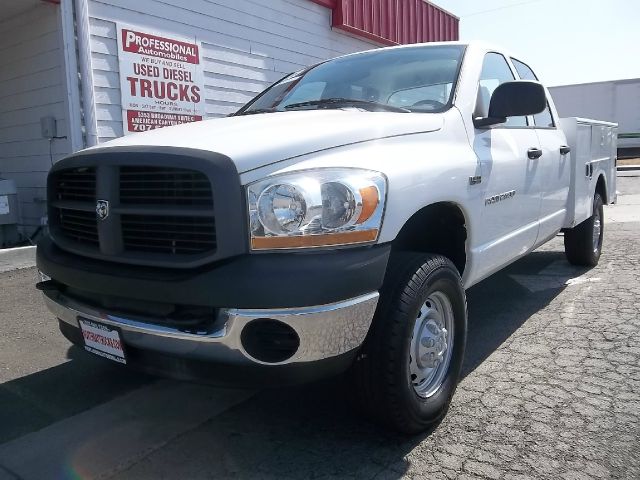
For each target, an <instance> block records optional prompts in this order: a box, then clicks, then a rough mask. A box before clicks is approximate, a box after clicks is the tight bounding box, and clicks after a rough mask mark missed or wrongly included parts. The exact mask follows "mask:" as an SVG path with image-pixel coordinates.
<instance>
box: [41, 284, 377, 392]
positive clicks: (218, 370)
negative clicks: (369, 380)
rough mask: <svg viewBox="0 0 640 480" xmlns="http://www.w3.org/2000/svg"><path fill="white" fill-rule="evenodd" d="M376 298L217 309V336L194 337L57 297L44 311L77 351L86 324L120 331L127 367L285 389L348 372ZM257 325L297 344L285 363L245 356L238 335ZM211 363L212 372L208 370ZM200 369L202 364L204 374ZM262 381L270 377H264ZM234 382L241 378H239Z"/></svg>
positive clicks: (50, 296)
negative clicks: (280, 329) (273, 324)
mask: <svg viewBox="0 0 640 480" xmlns="http://www.w3.org/2000/svg"><path fill="white" fill-rule="evenodd" d="M378 296H379V295H378V292H372V293H369V294H367V295H363V296H360V297H357V298H353V299H349V300H346V301H342V302H338V303H333V304H329V305H322V306H314V307H304V308H285V309H252V310H241V309H220V310H219V313H218V316H219V318H218V321H217V322H216V324H218V325H220V328H219V329H218V330H216V331H214V332H208V333H197V332H186V331H182V330H179V329H177V328H172V327H168V326H162V325H157V324H154V323H153V322H154V320H157V319H152V318H145V317H141V316H126V317H125V316H122V315H117V314H112V313H109V312H106V311H102V310H100V309H97V308H95V307H91V306H88V305H86V304H82V303H80V302H79V301H76V300H74V299H72V298H70V297H67V296H65V295H64V294H63V293H60V292H57V291H45V292H44V299H45V303H46V305H47V307H48V308H49V310H50V311H51V312H52V313H53V314H54V315H55V316H56V317H57V318H58V320H59V321H60V327H61V330H62V332H63V333H64V334H65V336H67V338H69V339H70V340H71V341H72V342H73V343H76V344H78V345H79V346H82V345H83V341H82V335H81V334H80V329H79V324H78V318H84V319H88V320H93V321H96V322H100V323H103V324H107V325H111V326H114V327H117V328H118V329H119V330H120V334H121V337H122V341H123V343H124V345H125V351H126V352H127V356H128V358H133V362H132V364H133V366H134V367H138V368H139V369H141V370H145V371H150V372H152V373H159V374H164V375H169V376H174V377H178V378H189V379H192V378H195V377H197V378H202V377H203V375H201V374H200V373H194V371H195V370H196V369H194V368H192V367H193V366H194V365H195V366H197V365H198V364H201V366H203V367H204V368H203V370H208V373H209V374H207V375H204V376H206V377H208V378H209V379H210V380H213V381H216V380H217V381H219V382H222V383H243V382H242V381H241V380H239V379H238V381H233V382H230V381H229V378H225V377H235V376H234V375H229V374H228V372H227V371H228V370H229V368H230V367H237V372H241V371H243V370H244V371H245V373H246V371H247V370H249V369H253V370H254V371H253V372H252V374H253V376H255V374H259V375H258V376H260V377H262V378H263V379H264V380H265V381H269V379H270V378H272V379H273V378H277V377H283V378H284V379H286V381H287V382H288V383H290V381H294V382H297V381H307V380H313V379H316V378H320V377H323V376H327V375H331V374H336V373H339V372H340V371H342V370H344V369H346V368H347V367H348V365H349V363H350V362H351V361H352V360H353V357H354V356H355V352H357V349H358V347H360V345H361V344H362V342H363V341H364V339H365V337H366V335H367V332H368V330H369V327H370V325H371V321H372V319H373V315H374V313H375V310H376V306H377V303H378ZM257 319H271V320H276V321H279V322H282V323H284V324H285V325H288V326H289V327H291V328H292V329H293V330H294V331H295V332H296V334H297V335H298V338H299V341H300V343H299V346H298V348H297V349H296V351H295V353H294V354H293V355H292V356H291V357H290V358H287V359H286V360H283V361H277V362H265V361H261V360H259V359H257V358H254V357H253V356H252V355H251V354H250V353H248V352H247V349H246V348H245V345H244V342H243V339H242V332H243V330H244V329H245V327H246V326H247V325H249V324H251V322H252V321H254V320H257ZM159 359H164V360H163V361H159ZM171 359H173V361H172V360H171ZM332 360H334V361H332ZM189 362H191V363H189ZM323 362H324V363H323ZM212 363H213V364H215V366H211V364H212ZM202 364H209V368H208V369H207V368H206V366H204V365H202ZM316 364H318V366H320V365H322V368H318V369H317V370H316V371H314V369H315V366H316ZM185 365H186V366H187V367H186V368H185ZM252 367H257V369H256V368H252ZM287 367H291V368H287ZM326 367H329V368H326ZM176 369H177V370H178V371H177V372H176ZM185 372H186V373H185ZM269 373H272V374H274V375H272V376H271V377H270V376H269ZM283 373H284V374H285V375H282V374H283ZM289 373H293V375H289ZM263 374H266V375H263ZM237 376H238V377H239V378H247V376H246V375H245V374H243V375H237ZM294 377H295V378H294ZM252 382H253V380H252ZM245 383H246V382H245Z"/></svg>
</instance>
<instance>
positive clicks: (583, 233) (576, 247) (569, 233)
mask: <svg viewBox="0 0 640 480" xmlns="http://www.w3.org/2000/svg"><path fill="white" fill-rule="evenodd" d="M603 238H604V207H603V202H602V197H601V196H600V194H599V193H596V194H595V196H594V197H593V214H592V215H591V217H590V218H588V219H587V220H585V221H584V222H582V223H581V224H579V225H576V226H575V227H573V228H572V229H569V230H566V231H565V233H564V252H565V255H566V256H567V260H569V263H571V264H573V265H582V266H588V267H595V266H596V265H597V264H598V261H599V260H600V255H601V254H602V240H603Z"/></svg>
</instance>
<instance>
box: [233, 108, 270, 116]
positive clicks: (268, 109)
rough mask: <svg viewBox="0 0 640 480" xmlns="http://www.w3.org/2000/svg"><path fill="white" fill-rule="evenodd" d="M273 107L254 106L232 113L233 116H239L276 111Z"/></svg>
mask: <svg viewBox="0 0 640 480" xmlns="http://www.w3.org/2000/svg"><path fill="white" fill-rule="evenodd" d="M277 111H278V110H276V109H275V108H256V109H255V110H245V111H244V112H242V113H234V114H233V116H234V117H239V116H240V115H254V114H256V113H273V112H277Z"/></svg>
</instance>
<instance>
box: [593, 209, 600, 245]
mask: <svg viewBox="0 0 640 480" xmlns="http://www.w3.org/2000/svg"><path fill="white" fill-rule="evenodd" d="M601 233H602V221H601V220H600V212H599V211H597V210H596V212H595V215H594V219H593V251H594V252H597V251H598V248H600V234H601Z"/></svg>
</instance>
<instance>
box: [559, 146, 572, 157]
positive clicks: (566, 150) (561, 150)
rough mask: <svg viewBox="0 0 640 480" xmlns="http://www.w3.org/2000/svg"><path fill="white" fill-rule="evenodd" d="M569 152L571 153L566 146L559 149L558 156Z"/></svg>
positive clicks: (569, 148)
mask: <svg viewBox="0 0 640 480" xmlns="http://www.w3.org/2000/svg"><path fill="white" fill-rule="evenodd" d="M569 152H571V147H567V146H566V145H562V146H561V147H560V155H566V154H567V153H569Z"/></svg>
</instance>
